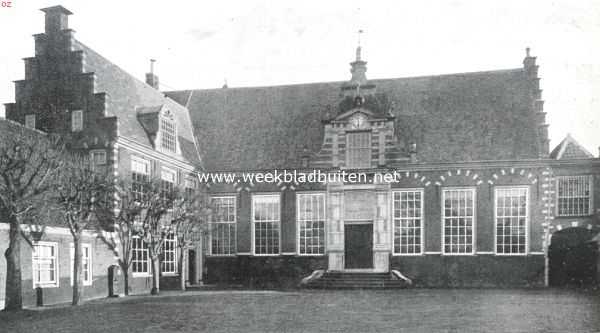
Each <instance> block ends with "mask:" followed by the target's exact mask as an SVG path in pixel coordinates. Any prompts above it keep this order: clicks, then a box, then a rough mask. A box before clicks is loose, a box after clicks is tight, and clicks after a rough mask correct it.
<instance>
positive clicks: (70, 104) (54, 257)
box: [0, 6, 202, 304]
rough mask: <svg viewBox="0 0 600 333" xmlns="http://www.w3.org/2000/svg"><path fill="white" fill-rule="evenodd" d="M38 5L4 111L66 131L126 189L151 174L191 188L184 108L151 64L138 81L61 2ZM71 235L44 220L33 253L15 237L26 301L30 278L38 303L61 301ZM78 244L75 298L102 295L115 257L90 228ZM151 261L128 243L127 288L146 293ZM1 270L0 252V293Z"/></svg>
mask: <svg viewBox="0 0 600 333" xmlns="http://www.w3.org/2000/svg"><path fill="white" fill-rule="evenodd" d="M42 11H43V12H44V13H45V31H44V33H40V34H36V35H35V36H34V39H35V55H34V56H33V57H30V58H25V59H24V61H25V78H24V79H23V80H19V81H15V102H14V103H9V104H6V118H7V119H8V120H10V121H12V122H16V123H20V124H22V125H24V126H27V127H31V128H34V129H37V130H41V131H45V132H55V133H62V134H66V135H69V136H70V137H71V138H72V144H71V147H70V148H71V149H73V150H78V151H82V152H85V153H87V154H89V156H90V158H91V160H92V161H93V164H94V168H95V169H96V170H100V171H105V172H106V173H107V177H110V178H114V179H117V178H121V179H124V180H127V181H130V182H132V183H133V184H134V186H135V184H136V183H141V182H145V181H149V180H150V179H160V180H161V181H163V182H168V183H170V184H171V186H176V185H177V186H181V187H185V188H195V187H196V186H197V172H198V171H199V170H201V169H202V163H201V161H200V156H199V154H198V150H197V147H196V142H195V138H194V135H193V131H192V127H191V121H190V115H189V112H188V110H187V109H186V108H185V107H183V106H182V105H180V104H178V103H176V102H174V101H173V100H172V99H170V98H168V97H165V96H164V95H163V94H162V93H161V92H160V91H158V77H157V76H156V75H154V73H153V72H152V71H151V72H150V73H148V74H147V77H146V81H147V82H142V81H139V80H137V79H135V78H134V77H133V76H131V75H130V74H128V73H127V72H125V71H124V70H122V69H121V68H119V67H118V66H116V65H114V64H113V63H111V62H110V61H108V60H107V59H105V58H104V57H102V56H101V55H99V54H98V53H97V52H95V51H94V50H92V49H91V48H89V47H88V46H86V45H85V44H83V43H81V42H80V41H79V40H78V39H76V38H75V32H74V31H73V30H72V29H69V27H68V17H69V15H71V12H70V11H68V10H67V9H65V8H64V7H61V6H56V7H50V8H45V9H42ZM7 237H8V225H6V224H4V223H0V240H1V241H0V251H2V252H4V249H5V246H6V244H8V241H7V239H8V238H7ZM70 238H71V236H70V233H69V231H68V229H66V228H60V227H51V228H48V231H47V232H46V233H45V235H44V236H43V237H42V239H41V240H40V242H38V244H37V245H36V247H35V250H34V251H32V249H31V248H30V247H29V246H28V245H27V244H26V243H24V242H23V243H24V244H23V250H22V254H23V255H22V256H23V262H22V265H23V279H24V280H26V281H25V283H24V284H23V285H24V286H25V287H24V290H23V294H24V301H25V303H26V304H35V290H34V287H35V286H38V285H39V286H41V287H43V289H44V298H45V302H46V303H55V302H62V301H68V300H69V299H70V297H71V285H70V283H69V281H70V280H71V279H72V277H71V269H70V267H71V266H72V265H71V261H70V256H72V254H71V255H70V254H69V244H71V243H72V240H71V239H70ZM175 241H176V240H175V237H171V238H169V239H168V240H167V241H166V242H165V245H164V254H163V257H162V262H161V267H162V272H161V273H162V276H163V283H164V284H168V283H169V282H171V281H169V278H171V277H172V278H174V279H177V278H178V277H177V276H178V274H179V267H177V258H178V257H177V250H176V249H177V247H176V244H175ZM71 246H72V245H71ZM84 250H85V251H84V254H86V255H87V256H88V259H85V258H84V267H89V268H86V269H84V273H85V274H86V280H85V281H86V282H85V283H84V290H83V293H82V294H83V297H97V296H106V295H107V285H108V281H107V277H108V270H109V267H110V266H113V265H115V264H116V261H115V258H114V254H113V253H112V252H110V251H109V249H108V248H107V247H106V246H105V245H104V243H103V242H102V241H101V240H100V239H97V238H96V236H95V235H94V233H93V232H90V233H88V234H87V236H86V240H84ZM191 251H194V250H191ZM36 252H39V253H37V254H36ZM198 252H200V251H198ZM40 253H43V258H42V257H40ZM197 257H198V258H199V257H200V256H197ZM194 258H196V256H194ZM86 263H87V264H86ZM86 265H87V266H86ZM150 267H151V265H150V264H149V256H148V249H147V247H146V246H145V244H144V243H143V242H142V241H141V240H138V241H135V242H134V249H133V264H132V271H133V276H132V277H131V278H130V287H131V289H132V290H131V292H133V293H137V292H146V291H148V290H149V288H150V287H151V277H150V275H151V268H150ZM5 272H6V262H5V260H4V257H2V259H1V260H0V299H2V298H3V294H4V282H5V281H4V278H3V276H4V274H5ZM186 278H189V279H191V280H192V281H196V280H198V279H199V277H197V276H191V277H186ZM115 279H118V277H115ZM175 285H176V284H175ZM121 287H122V284H121ZM117 292H120V293H122V292H123V291H122V290H117Z"/></svg>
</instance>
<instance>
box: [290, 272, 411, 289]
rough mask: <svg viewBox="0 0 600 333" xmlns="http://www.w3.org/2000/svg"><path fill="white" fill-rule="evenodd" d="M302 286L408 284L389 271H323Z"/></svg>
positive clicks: (360, 286)
mask: <svg viewBox="0 0 600 333" xmlns="http://www.w3.org/2000/svg"><path fill="white" fill-rule="evenodd" d="M302 286H303V287H304V288H309V289H400V288H408V287H409V286H410V284H409V283H407V282H406V281H404V280H401V279H398V278H397V277H395V276H394V275H393V274H391V273H354V272H325V273H323V275H321V276H320V277H318V278H314V279H311V280H309V281H307V282H306V283H304V284H303V285H302Z"/></svg>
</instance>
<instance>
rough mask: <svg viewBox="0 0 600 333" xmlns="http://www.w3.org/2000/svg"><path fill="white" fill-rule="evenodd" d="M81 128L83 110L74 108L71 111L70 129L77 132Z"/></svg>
mask: <svg viewBox="0 0 600 333" xmlns="http://www.w3.org/2000/svg"><path fill="white" fill-rule="evenodd" d="M82 129H83V111H81V110H74V111H71V130H72V131H73V132H78V131H81V130H82Z"/></svg>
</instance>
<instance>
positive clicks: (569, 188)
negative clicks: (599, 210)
mask: <svg viewBox="0 0 600 333" xmlns="http://www.w3.org/2000/svg"><path fill="white" fill-rule="evenodd" d="M557 182H558V195H557V201H558V202H557V209H558V215H559V216H577V215H591V214H592V209H591V208H592V204H591V199H592V196H591V193H592V176H562V177H557Z"/></svg>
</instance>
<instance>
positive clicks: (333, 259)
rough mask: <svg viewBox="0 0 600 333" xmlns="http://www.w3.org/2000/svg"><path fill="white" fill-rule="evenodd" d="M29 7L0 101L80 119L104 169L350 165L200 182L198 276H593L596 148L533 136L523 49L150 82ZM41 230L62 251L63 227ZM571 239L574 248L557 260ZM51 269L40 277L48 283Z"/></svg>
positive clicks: (21, 113)
mask: <svg viewBox="0 0 600 333" xmlns="http://www.w3.org/2000/svg"><path fill="white" fill-rule="evenodd" d="M44 12H45V13H46V32H45V33H43V34H39V35H35V36H34V37H35V43H36V48H35V49H36V54H35V57H32V58H26V59H25V68H26V70H25V80H22V81H16V82H15V85H16V102H15V103H12V104H7V118H9V119H11V120H13V121H16V122H19V123H22V124H25V125H27V126H32V127H36V128H38V129H41V130H46V131H57V130H60V131H70V132H75V133H79V135H80V136H81V140H80V143H81V147H82V148H85V149H89V150H90V153H91V154H94V156H95V157H96V156H97V160H98V161H99V163H100V164H102V165H103V166H104V167H106V168H109V169H110V170H111V172H112V173H113V174H114V175H117V176H119V175H125V176H126V177H129V176H130V175H131V177H132V178H133V179H135V178H136V177H149V176H150V175H156V176H159V175H160V176H161V177H162V178H163V179H165V180H168V181H172V182H179V183H183V184H185V183H188V184H189V186H196V182H197V181H199V180H201V179H202V178H201V177H200V178H196V177H195V176H196V175H195V174H194V172H195V171H197V170H201V171H202V173H201V174H200V176H202V175H207V173H206V172H211V173H213V174H215V173H227V174H231V175H236V176H241V175H243V174H248V173H249V172H256V173H259V172H263V173H265V172H274V170H278V171H284V170H287V171H289V172H293V171H296V172H300V173H303V172H305V173H311V172H313V171H319V172H322V173H330V174H334V173H339V172H348V173H351V172H353V173H356V174H361V175H364V177H365V178H363V179H360V181H359V182H351V181H334V182H294V181H292V182H271V183H266V182H250V181H239V182H231V183H228V182H225V181H223V182H219V181H212V182H208V184H207V185H208V186H209V187H210V194H211V196H212V198H213V199H212V202H213V205H214V210H215V212H216V214H215V216H214V218H213V220H212V222H211V230H210V235H209V239H208V248H207V249H206V252H205V253H204V254H203V255H197V256H196V257H197V258H198V261H197V262H196V267H195V269H194V271H195V272H199V271H200V266H198V265H199V264H200V263H199V259H200V258H202V257H205V262H204V268H205V269H204V274H205V276H204V278H205V280H206V281H207V282H210V283H227V284H230V283H234V284H245V285H253V286H282V285H283V286H290V285H297V284H298V283H299V282H300V280H301V279H302V278H304V277H307V276H309V275H311V274H313V272H315V271H330V272H331V271H334V272H343V273H356V272H360V273H363V274H373V275H377V274H379V276H381V274H383V275H387V274H389V273H390V272H392V271H397V272H400V273H401V274H402V275H403V276H405V277H408V278H410V279H411V280H412V282H413V283H414V285H416V286H505V285H506V286H535V285H543V284H544V282H545V281H544V280H545V278H546V277H547V276H550V278H551V279H553V280H552V281H554V282H555V283H556V284H562V283H566V282H568V281H571V280H577V279H579V277H578V276H577V274H579V273H581V269H579V268H581V267H588V268H589V272H588V271H586V272H585V273H584V275H585V276H584V277H581V279H584V278H590V277H592V279H595V277H594V276H595V274H597V273H596V270H597V268H596V262H595V260H597V249H596V248H593V246H592V245H593V243H592V242H589V241H590V240H592V239H593V237H594V236H595V235H596V234H598V232H599V231H600V221H598V218H597V216H595V214H597V212H598V209H600V160H599V159H598V158H594V157H593V156H592V155H591V154H590V153H589V152H587V151H585V149H583V148H582V147H581V146H580V145H579V144H578V143H577V142H576V141H575V140H574V139H573V138H572V137H570V136H569V137H567V138H566V139H565V140H564V141H563V142H561V143H560V144H559V145H558V146H557V147H556V149H554V150H553V151H552V152H550V150H549V139H548V131H547V128H548V124H546V122H545V113H544V111H543V101H542V99H541V90H540V85H539V80H540V79H539V78H538V75H537V73H538V66H537V64H536V58H535V57H532V56H531V55H530V54H529V50H528V51H527V54H526V57H525V59H524V61H523V67H520V68H515V69H509V70H496V71H486V72H477V73H461V74H450V75H439V76H427V77H413V78H392V79H377V80H369V79H367V76H366V71H367V66H366V65H367V62H366V61H365V60H363V59H362V58H361V49H360V47H359V48H358V49H357V50H356V56H355V60H354V61H353V62H351V64H350V65H351V77H350V78H349V80H348V81H344V82H323V83H312V84H298V85H287V86H272V87H250V88H228V87H223V88H220V89H201V90H186V91H170V92H165V93H164V94H163V93H161V92H159V91H158V90H157V88H158V78H157V77H156V76H155V75H154V73H153V72H152V71H151V73H149V74H148V75H147V77H146V81H147V82H146V83H143V82H140V81H138V80H136V79H134V78H133V77H132V76H131V75H129V74H127V73H125V72H124V71H123V70H121V69H120V68H118V67H117V66H115V65H113V64H111V63H110V62H109V61H107V60H106V59H104V58H103V57H102V56H100V55H98V54H97V53H96V52H94V51H93V50H91V49H90V48H89V47H87V46H85V45H84V44H82V43H81V42H79V41H78V40H76V39H75V38H74V33H73V31H72V30H70V29H68V26H67V17H68V15H69V14H70V12H69V11H68V10H66V9H64V8H63V7H51V8H47V9H44ZM173 126H174V127H175V130H173ZM196 142H198V143H199V144H198V145H196ZM96 154H97V155H96ZM385 174H387V175H393V179H392V181H390V180H389V179H384V178H380V177H379V176H380V175H385ZM239 180H241V179H239ZM0 237H1V234H0ZM46 237H47V239H44V241H48V242H55V243H58V244H59V247H58V248H57V249H56V251H57V252H59V257H64V256H65V255H64V254H60V252H65V251H66V250H64V249H65V248H67V247H68V246H67V245H66V243H65V242H67V240H64V241H61V240H59V239H60V238H59V237H58V236H53V235H52V234H51V233H50V234H48V235H47V236H46ZM555 239H556V240H557V241H556V242H554V241H552V243H551V240H555ZM573 242H574V243H573ZM0 244H1V243H0ZM89 244H90V249H91V253H92V258H91V261H92V262H93V263H95V264H94V265H96V263H102V264H99V265H98V266H94V265H92V266H93V267H94V268H93V272H92V273H91V275H92V277H93V279H92V280H93V281H92V286H93V287H94V288H89V289H86V291H84V293H86V292H89V293H90V294H91V293H95V294H98V295H99V294H102V293H103V291H102V285H105V284H106V281H105V280H106V274H105V272H106V269H107V265H109V263H110V257H109V254H108V253H106V251H105V250H104V249H103V248H102V246H101V244H100V243H99V241H98V240H94V239H93V237H91V238H90V240H89ZM590 244H592V245H590ZM547 245H549V247H550V250H548V251H547ZM136 246H137V247H138V248H137V250H136V253H137V254H136V255H137V256H138V257H137V259H136V262H135V263H134V274H135V277H134V280H135V281H134V284H133V286H134V288H137V289H138V290H143V288H144V287H146V286H149V285H150V281H149V279H148V278H147V273H148V267H149V264H148V262H147V256H144V253H145V252H144V249H143V244H141V242H140V244H137V245H136ZM573 249H576V251H582V252H581V253H585V254H586V257H585V260H584V261H583V262H582V261H581V260H579V261H577V260H575V261H576V262H573V263H571V264H569V265H571V266H569V267H565V264H564V263H565V262H568V260H566V261H565V260H562V259H564V258H563V257H565V258H566V257H568V256H570V257H572V254H573V253H574V252H573V251H575V250H573ZM138 250H139V251H138ZM200 250H201V249H196V251H197V254H199V251H200ZM547 252H549V253H551V254H552V255H553V256H554V259H553V257H552V256H551V257H550V258H548V260H546V259H547V258H546V256H545V253H547ZM577 253H579V252H577ZM99 258H102V259H99ZM561 258H562V259H561ZM0 263H1V261H0ZM63 264H64V265H65V266H64V267H68V266H66V265H67V264H66V263H63V262H62V261H61V264H60V265H63ZM25 265H28V263H25ZM0 266H1V264H0ZM567 266H568V265H567ZM575 266H576V267H579V268H578V269H576V270H575V271H577V272H575V273H574V270H573V269H572V267H575ZM61 267H62V266H61ZM163 267H168V269H167V271H165V273H164V274H165V275H168V274H176V272H177V268H176V267H174V266H173V265H168V264H166V265H163ZM548 270H550V272H549V274H546V272H547V271H548ZM3 271H4V270H3V269H2V267H0V274H1V273H2V272H3ZM67 272H68V271H67V270H65V269H61V273H60V274H59V275H58V276H60V278H61V279H68V278H69V277H68V273H67ZM389 275H391V276H398V275H392V274H389ZM314 276H320V275H319V274H315V275H314ZM27 278H30V277H27ZM581 279H580V280H581ZM190 280H195V277H193V278H192V277H190ZM318 280H319V279H318V278H315V279H313V280H312V282H315V283H317V282H318ZM312 282H311V283H312ZM32 285H33V284H32ZM65 285H67V286H68V283H60V286H58V285H48V287H58V288H59V289H60V290H61V291H62V294H64V293H67V290H68V289H67V288H64V289H63V286H65ZM96 286H98V288H97V289H96ZM57 290H58V289H57ZM92 290H96V291H93V292H92ZM27 292H30V291H29V290H28V291H27ZM69 292H70V291H69ZM57 293H59V294H60V293H61V292H57ZM90 294H88V295H90ZM67 295H68V294H67ZM62 296H64V295H62ZM57 299H58V298H57Z"/></svg>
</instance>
